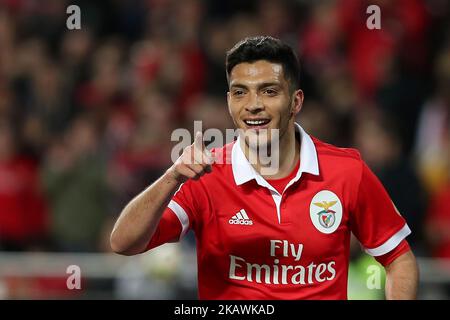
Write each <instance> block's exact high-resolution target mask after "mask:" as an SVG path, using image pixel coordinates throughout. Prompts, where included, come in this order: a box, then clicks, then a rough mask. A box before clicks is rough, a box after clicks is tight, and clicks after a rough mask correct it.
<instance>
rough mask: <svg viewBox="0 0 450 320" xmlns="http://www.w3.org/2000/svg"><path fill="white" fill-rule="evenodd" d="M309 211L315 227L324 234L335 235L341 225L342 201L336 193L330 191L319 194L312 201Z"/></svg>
mask: <svg viewBox="0 0 450 320" xmlns="http://www.w3.org/2000/svg"><path fill="white" fill-rule="evenodd" d="M309 210H310V217H311V221H312V223H313V225H314V227H316V229H317V230H319V231H320V232H322V233H326V234H329V233H333V232H334V231H336V229H337V228H338V227H339V224H340V223H341V220H342V204H341V201H340V200H339V198H338V196H337V195H336V194H335V193H333V192H331V191H329V190H322V191H320V192H318V193H317V194H316V195H315V196H314V198H313V199H312V200H311V205H310V209H309Z"/></svg>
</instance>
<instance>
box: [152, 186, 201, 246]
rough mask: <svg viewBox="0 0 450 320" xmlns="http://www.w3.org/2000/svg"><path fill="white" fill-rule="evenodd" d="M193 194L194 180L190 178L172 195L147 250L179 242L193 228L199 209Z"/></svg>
mask: <svg viewBox="0 0 450 320" xmlns="http://www.w3.org/2000/svg"><path fill="white" fill-rule="evenodd" d="M193 195H194V191H193V190H192V181H191V180H188V181H187V182H185V183H184V184H182V185H181V186H180V188H179V189H178V191H177V192H176V193H175V195H174V196H173V197H172V200H171V201H170V202H169V204H168V206H167V208H166V210H165V211H164V213H163V215H162V217H161V220H160V221H159V224H158V227H157V228H156V231H155V233H154V234H153V237H152V238H151V239H150V242H149V243H148V245H147V248H146V250H150V249H153V248H155V247H157V246H160V245H162V244H164V243H167V242H177V241H179V240H180V239H181V238H183V236H184V235H185V234H186V232H187V231H189V229H191V228H192V226H193V225H194V223H195V215H196V214H195V212H196V211H197V210H196V204H195V200H194V199H195V198H194V196H193Z"/></svg>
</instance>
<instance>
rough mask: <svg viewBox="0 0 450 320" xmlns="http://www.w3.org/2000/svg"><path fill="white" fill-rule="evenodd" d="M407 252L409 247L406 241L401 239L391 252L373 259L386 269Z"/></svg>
mask: <svg viewBox="0 0 450 320" xmlns="http://www.w3.org/2000/svg"><path fill="white" fill-rule="evenodd" d="M409 250H411V248H410V247H409V244H408V241H406V240H405V239H403V240H402V242H400V244H399V245H398V246H397V247H395V249H392V251H390V252H388V253H386V254H383V255H381V256H378V257H375V260H377V261H378V262H379V263H381V264H382V265H383V266H384V267H386V266H388V265H390V264H391V263H392V261H394V260H395V259H397V258H398V257H400V256H401V255H402V254H404V253H406V252H408V251H409Z"/></svg>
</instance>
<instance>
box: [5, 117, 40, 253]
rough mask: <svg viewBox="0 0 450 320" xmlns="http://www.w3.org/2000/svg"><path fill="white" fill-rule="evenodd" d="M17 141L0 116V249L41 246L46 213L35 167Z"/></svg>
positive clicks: (29, 248) (14, 249) (16, 249)
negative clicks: (21, 150) (21, 151)
mask: <svg viewBox="0 0 450 320" xmlns="http://www.w3.org/2000/svg"><path fill="white" fill-rule="evenodd" d="M17 141H18V140H17V135H16V134H15V133H14V130H13V128H12V127H11V125H10V124H9V123H8V122H7V119H0V250H11V251H22V250H32V249H38V248H39V249H44V245H45V240H46V237H47V231H48V229H47V224H48V216H47V207H46V201H45V199H44V198H43V193H42V189H41V185H40V183H39V172H38V167H37V166H36V163H34V162H33V161H32V160H30V159H29V158H27V157H26V156H24V155H22V154H20V150H19V145H18V144H17Z"/></svg>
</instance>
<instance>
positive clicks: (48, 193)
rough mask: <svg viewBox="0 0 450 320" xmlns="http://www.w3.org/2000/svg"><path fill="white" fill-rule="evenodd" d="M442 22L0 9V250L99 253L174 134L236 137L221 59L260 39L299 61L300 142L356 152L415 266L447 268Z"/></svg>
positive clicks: (285, 8) (445, 40)
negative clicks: (407, 230) (393, 210)
mask: <svg viewBox="0 0 450 320" xmlns="http://www.w3.org/2000/svg"><path fill="white" fill-rule="evenodd" d="M70 4H77V5H78V6H79V7H80V8H81V27H82V28H81V30H68V29H67V28H66V19H67V17H68V14H67V13H66V8H67V6H68V5H70ZM370 4H377V5H379V6H380V8H381V30H369V29H368V28H367V27H366V20H367V18H368V14H367V13H366V8H367V6H368V5H370ZM449 23H450V3H449V2H448V1H446V0H428V1H425V0H423V1H422V0H396V1H389V0H371V1H366V0H335V1H331V0H329V1H306V0H303V1H302V0H290V1H288V0H285V1H280V0H258V1H256V0H253V1H238V0H228V1H212V0H210V1H206V0H204V1H202V0H183V1H177V0H115V1H113V0H111V1H88V0H86V1H70V2H69V1H62V0H39V1H37V0H0V250H3V251H42V250H44V251H74V252H107V251H110V247H109V234H110V231H111V229H112V225H113V223H114V221H115V219H116V218H117V216H118V214H119V213H120V211H121V209H122V208H123V206H124V205H125V204H126V203H127V202H128V201H129V200H130V199H131V198H132V197H134V196H135V195H136V194H137V193H139V192H140V191H141V190H143V189H144V188H145V187H146V186H148V185H149V184H150V183H151V182H153V181H154V180H155V179H156V178H157V177H159V175H161V174H162V172H163V171H164V170H165V169H166V168H167V167H168V166H169V165H170V164H171V159H170V154H171V148H172V147H173V146H174V145H175V143H176V142H171V141H170V137H171V133H172V131H173V130H174V129H176V128H187V129H189V130H192V129H193V121H194V120H202V121H203V128H204V129H207V128H218V129H220V130H222V131H224V130H225V129H226V128H233V124H232V122H231V119H230V117H229V115H228V110H227V106H226V91H227V83H226V77H225V69H224V59H225V53H226V51H227V50H228V49H230V48H231V47H232V46H233V45H234V43H236V42H237V41H239V40H240V39H242V38H243V37H245V36H252V35H260V34H267V35H272V36H275V37H278V38H280V39H283V40H284V41H286V42H287V43H289V44H291V45H292V46H293V47H294V48H295V49H296V50H297V52H298V55H299V57H300V60H301V65H302V73H301V86H302V88H303V90H304V92H305V97H306V98H305V104H304V107H303V110H302V112H301V113H300V115H299V118H298V120H299V122H300V123H301V124H302V125H303V127H304V128H305V129H306V130H307V131H309V132H310V133H311V134H312V135H314V136H316V137H318V138H320V139H323V140H325V141H326V142H329V143H333V144H336V145H338V146H342V147H356V148H358V149H359V150H360V152H361V154H362V157H363V158H364V160H365V161H366V162H367V163H368V164H369V166H370V167H371V168H372V169H373V170H374V172H375V173H376V174H377V175H378V177H379V178H380V179H381V181H382V182H383V184H384V185H385V187H386V188H387V190H388V192H389V194H390V195H391V197H392V199H393V201H394V203H395V205H396V206H397V208H398V209H399V211H400V212H401V213H402V215H403V216H404V217H405V218H406V220H407V221H408V224H409V225H410V227H411V229H412V230H413V235H411V236H410V237H409V240H410V242H411V245H412V246H413V248H414V249H415V250H416V253H417V254H418V255H422V256H433V257H447V258H450V205H449V203H450V174H449V172H450V24H449Z"/></svg>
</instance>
